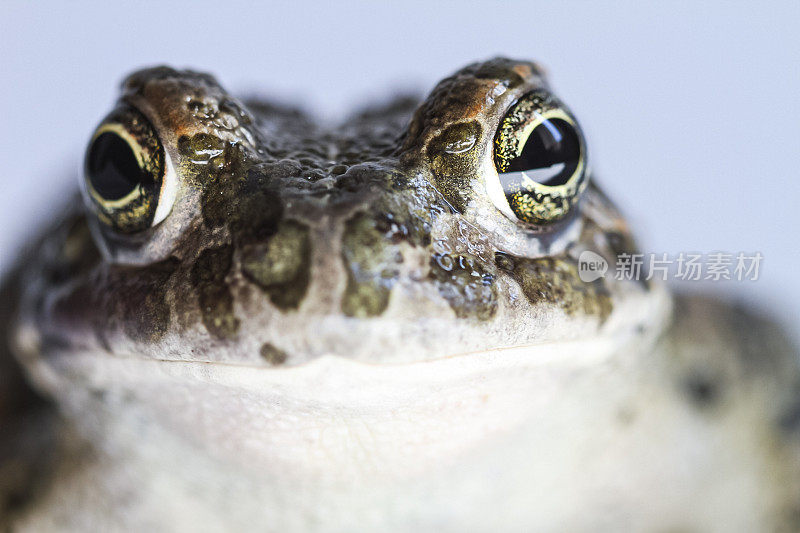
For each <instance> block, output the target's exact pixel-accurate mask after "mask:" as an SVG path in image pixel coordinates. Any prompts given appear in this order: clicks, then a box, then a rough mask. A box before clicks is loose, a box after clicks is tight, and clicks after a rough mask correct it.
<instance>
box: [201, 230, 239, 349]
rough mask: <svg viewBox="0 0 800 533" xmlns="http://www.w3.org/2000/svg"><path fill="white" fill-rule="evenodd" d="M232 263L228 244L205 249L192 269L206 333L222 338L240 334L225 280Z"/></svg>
mask: <svg viewBox="0 0 800 533" xmlns="http://www.w3.org/2000/svg"><path fill="white" fill-rule="evenodd" d="M232 262H233V247H232V246H230V245H224V246H218V247H215V248H206V249H205V250H203V251H202V252H201V253H200V256H199V257H198V258H197V261H195V263H194V265H193V267H192V284H193V285H194V286H195V288H196V289H197V293H198V301H199V304H200V311H201V313H202V315H203V324H205V326H206V329H207V330H208V332H209V333H211V334H212V335H214V336H215V337H218V338H221V339H224V338H229V337H233V336H234V335H235V334H236V333H237V332H238V331H239V319H238V318H236V316H235V315H234V314H233V296H232V295H231V291H230V288H229V287H228V285H227V283H226V282H225V277H226V276H227V274H228V272H229V271H230V269H231V265H232Z"/></svg>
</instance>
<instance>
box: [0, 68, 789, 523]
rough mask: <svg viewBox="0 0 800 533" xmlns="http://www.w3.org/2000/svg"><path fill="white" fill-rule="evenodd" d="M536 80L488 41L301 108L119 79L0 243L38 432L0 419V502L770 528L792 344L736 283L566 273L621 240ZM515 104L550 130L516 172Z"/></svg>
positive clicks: (780, 515)
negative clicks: (41, 220)
mask: <svg viewBox="0 0 800 533" xmlns="http://www.w3.org/2000/svg"><path fill="white" fill-rule="evenodd" d="M548 95H549V90H548V89H547V86H546V83H545V82H544V80H543V78H542V75H541V73H540V72H539V71H538V70H537V68H536V67H535V66H534V65H533V64H530V63H526V62H515V61H509V60H502V59H497V60H492V61H489V62H485V63H479V64H475V65H471V66H469V67H467V68H465V69H463V70H461V71H459V72H458V73H456V74H455V75H454V76H452V77H450V78H447V79H446V80H444V81H442V82H441V83H440V84H439V85H438V86H437V88H436V89H435V90H434V91H433V93H432V94H431V95H430V96H429V97H428V99H427V100H426V101H425V102H423V103H422V105H420V106H419V107H418V108H416V111H414V109H415V106H414V105H413V104H411V103H409V102H404V101H401V102H397V103H396V104H393V105H390V106H387V107H386V108H384V109H374V110H370V111H367V112H365V113H363V114H360V115H358V116H356V117H354V118H352V119H350V120H349V121H347V122H346V123H345V124H344V125H343V126H342V127H341V128H339V129H336V130H330V129H324V128H320V127H318V126H316V125H314V123H312V122H311V121H310V120H309V119H307V118H306V117H305V116H303V115H301V114H299V113H297V112H294V111H291V110H286V109H282V108H276V107H273V106H270V105H268V104H265V103H259V102H251V103H248V104H247V105H243V104H240V103H239V102H238V101H237V100H235V99H233V98H232V97H230V96H228V95H227V94H226V93H225V92H224V91H223V90H222V89H221V88H220V86H219V85H217V83H216V82H215V81H214V80H213V79H212V78H210V77H208V76H205V75H200V74H196V73H190V72H179V71H173V70H170V69H165V68H160V69H151V70H146V71H142V72H139V73H137V74H134V75H133V76H131V77H130V78H129V79H128V80H127V81H126V82H125V84H124V86H123V95H122V97H121V99H120V104H119V106H118V107H117V108H116V109H115V111H114V112H112V114H111V115H109V117H107V119H106V120H105V121H104V123H103V124H102V125H101V127H100V128H98V132H97V133H96V134H95V136H94V137H93V140H92V144H91V149H90V150H89V152H88V153H89V155H88V156H87V175H88V177H87V178H86V179H87V181H86V183H85V184H84V192H85V197H86V199H87V205H88V209H84V208H83V205H82V204H81V202H80V199H77V198H76V199H74V200H72V201H71V202H70V206H69V207H68V209H67V210H66V213H65V215H64V217H63V219H62V220H61V221H60V222H59V223H58V224H57V225H56V226H55V227H54V229H52V230H51V231H49V232H48V233H47V234H46V236H45V237H44V238H43V240H42V242H41V243H40V244H39V245H37V246H36V247H35V248H34V249H33V251H32V252H31V254H30V257H29V258H28V259H26V260H25V261H24V262H23V263H22V266H21V268H20V269H19V273H18V279H19V280H20V281H19V284H18V286H19V287H20V288H19V290H18V291H17V292H18V294H16V295H15V297H14V298H13V299H14V300H19V304H18V305H17V306H16V309H17V310H16V319H15V321H14V327H13V329H12V330H11V335H10V337H11V339H12V343H13V345H14V347H15V350H16V353H17V355H18V359H19V360H20V361H21V362H22V364H23V366H24V367H25V368H26V371H27V374H28V375H29V377H30V379H31V380H32V382H33V383H34V384H35V385H36V386H37V388H39V389H40V390H41V391H44V392H46V393H47V394H48V395H49V396H51V397H52V398H54V399H55V400H56V403H57V405H58V407H59V410H60V413H62V415H63V416H62V417H61V418H60V419H59V420H60V421H56V422H54V421H52V419H49V418H44V419H43V421H42V423H41V425H42V426H46V427H47V428H49V433H48V430H43V429H36V430H31V429H28V430H27V433H25V432H24V431H21V432H22V433H25V434H26V435H28V436H29V438H31V437H30V435H34V436H36V435H39V436H40V435H43V434H49V435H51V436H53V437H52V441H53V443H54V444H53V445H52V446H42V445H41V443H42V442H45V440H44V439H43V438H38V439H37V438H32V442H35V443H38V447H37V446H28V447H26V446H19V445H18V448H20V449H21V450H18V451H16V452H14V453H15V455H14V457H15V458H16V460H17V461H18V462H20V463H21V464H23V465H28V468H26V469H23V470H24V471H25V472H28V473H29V475H28V476H20V477H22V478H24V479H22V481H20V483H21V485H24V486H25V487H26V490H27V492H26V494H27V498H26V499H25V501H23V502H21V503H19V504H18V505H16V506H14V508H13V509H11V510H8V511H7V512H6V515H7V516H6V521H7V522H8V523H9V524H11V525H12V526H13V528H16V529H19V530H22V531H28V530H29V531H42V530H76V531H85V530H93V529H98V528H99V529H104V530H115V529H116V530H132V531H133V530H136V531H139V530H176V529H178V530H187V531H206V530H207V531H214V530H221V529H229V530H236V529H251V530H259V531H287V530H289V531H355V530H376V531H395V530H396V531H420V530H422V531H496V530H508V531H598V530H608V531H621V530H635V531H760V530H763V531H778V530H786V531H791V530H794V529H795V528H797V527H798V521H800V518H798V516H799V515H800V486H799V485H798V479H800V478H798V470H797V469H798V465H800V462H799V459H798V457H799V456H798V443H800V436H798V434H799V433H800V428H798V427H797V426H800V415H798V410H800V408H799V407H798V406H797V400H796V389H795V388H794V387H795V386H796V385H797V382H798V381H797V377H798V374H797V371H796V367H795V364H796V361H795V360H794V355H793V354H792V352H791V350H790V349H789V348H788V347H787V346H786V345H785V343H784V342H783V340H782V337H781V336H780V334H779V333H778V332H776V331H774V329H773V328H771V326H769V324H767V323H766V322H763V321H761V320H759V319H757V318H755V317H753V316H750V315H749V314H747V313H745V312H744V311H742V310H737V309H731V308H728V307H726V306H724V305H721V304H716V303H713V302H709V301H706V300H702V299H696V298H695V299H688V298H680V299H673V298H672V297H670V295H669V294H668V293H667V292H666V291H665V289H664V288H663V287H662V286H660V285H659V284H655V283H648V282H644V281H642V280H625V279H621V280H618V279H614V277H613V276H606V277H601V278H600V279H598V280H596V281H593V282H589V283H584V282H583V281H581V279H580V278H579V273H578V268H577V260H578V257H579V255H580V254H581V253H582V252H585V251H592V252H594V253H596V254H599V255H600V256H602V257H604V258H606V260H607V261H609V262H611V264H614V261H615V258H616V257H617V256H618V255H619V254H622V253H626V252H628V253H630V252H633V251H635V248H634V247H633V246H634V245H633V241H632V239H631V236H630V235H629V232H628V228H627V226H626V225H625V223H624V221H623V219H622V218H621V216H620V215H619V213H618V212H617V211H616V209H615V208H614V207H613V206H612V204H611V203H610V202H609V200H608V199H607V198H606V197H605V196H604V195H603V194H602V193H601V192H600V191H599V189H598V188H597V187H596V185H595V184H593V183H590V181H589V170H588V163H587V162H586V157H585V146H584V144H583V140H582V138H581V137H580V136H579V130H578V129H577V125H576V124H575V123H574V122H573V119H572V117H571V115H569V112H568V111H567V110H566V108H565V107H563V105H562V104H560V102H558V101H557V100H556V99H555V98H554V97H552V96H548ZM529 115H530V116H529ZM533 116H535V117H536V118H535V119H533V118H531V117H533ZM548 121H549V122H548ZM542 124H546V125H547V127H548V128H550V130H549V131H551V132H555V133H553V135H554V136H555V137H554V138H557V139H559V142H561V143H562V144H561V145H559V146H561V148H559V149H560V150H561V152H558V153H555V152H553V153H554V154H555V155H554V156H553V157H555V158H556V159H553V160H552V161H550V160H548V161H547V162H546V163H542V165H540V166H541V167H542V168H539V167H536V168H537V169H538V170H536V172H538V173H535V172H534V171H533V170H530V169H531V168H532V167H530V166H529V167H524V168H523V167H520V165H522V164H523V163H520V161H522V160H523V159H524V161H526V162H527V164H529V165H530V164H532V163H530V162H531V161H533V162H534V163H535V162H536V161H539V160H537V159H536V157H538V156H535V155H534V156H531V155H530V154H528V155H526V152H524V150H523V145H525V143H532V142H535V140H536V139H538V137H536V136H537V135H539V136H540V137H541V139H544V140H542V141H541V143H542V144H541V146H542V147H545V148H546V147H548V146H551V145H548V142H549V141H548V140H547V139H550V137H545V136H546V135H548V134H547V132H545V133H538V131H539V130H537V129H536V128H540V127H541V125H542ZM526 128H527V129H526ZM553 128H555V129H553ZM520 132H522V133H520ZM570 135H572V136H573V137H574V140H573V141H570V139H573V137H570ZM120 139H123V141H124V142H125V143H134V144H131V146H133V145H135V146H136V147H137V150H138V152H137V151H135V153H136V154H137V157H138V159H136V160H133V159H132V161H134V163H133V165H134V166H136V165H138V166H141V168H142V169H144V171H146V172H150V173H151V174H152V176H155V178H154V179H150V177H149V176H150V175H148V176H146V178H147V179H144V178H142V181H141V182H138V184H137V185H136V187H135V188H134V189H131V192H128V191H123V192H124V193H125V194H122V193H119V194H118V191H117V189H115V187H120V186H121V185H120V183H123V182H120V181H117V182H114V183H111V182H109V181H103V180H106V178H108V176H109V175H110V174H109V172H111V171H109V170H108V168H110V167H104V166H103V165H105V164H108V154H122V155H125V154H124V153H123V152H124V150H122V151H120V148H119V146H118V145H117V144H114V143H119V142H120ZM531 139H534V140H533V141H532V140H531ZM569 142H572V145H570V146H571V148H569V149H570V150H573V151H574V153H575V154H578V155H576V156H575V158H574V160H573V159H570V158H569V157H565V156H564V153H566V152H565V150H567V148H564V147H565V146H567V144H568V143H569ZM104 143H105V144H104ZM565 143H566V144H565ZM551 144H552V143H551ZM541 149H544V148H540V150H541ZM548 149H550V148H548ZM508 154H510V155H508ZM523 156H524V157H523ZM557 156H558V157H561V159H560V160H559V159H558V157H557ZM562 156H563V157H562ZM120 157H121V156H120ZM526 158H527V159H526ZM115 164H116V163H115ZM517 167H520V168H517ZM114 168H115V170H114V172H117V174H115V176H117V175H118V174H119V172H121V170H120V169H123V170H124V166H122V165H117V166H115V167H114ZM136 168H138V167H136ZM153 169H155V170H153ZM553 169H555V170H553ZM565 169H566V170H565ZM527 170H530V172H528V173H527V174H525V173H524V172H522V171H527ZM520 172H522V173H520ZM543 172H545V173H546V172H550V173H551V174H549V175H547V176H546V179H543V180H542V184H544V185H546V186H544V187H543V186H542V185H541V184H538V183H534V181H536V180H533V181H526V180H530V179H531V177H537V176H538V177H541V176H542V175H543V174H542V173H543ZM556 173H558V174H556ZM519 176H524V177H523V178H521V179H522V181H521V182H520V181H519V180H518V181H516V182H513V179H515V177H519ZM512 178H513V179H512ZM115 179H116V178H115ZM137 179H138V178H137ZM148 180H149V181H148ZM123 181H124V180H123ZM498 191H499V192H498ZM542 191H544V193H542ZM36 427H37V428H38V427H39V426H36ZM13 442H14V443H17V444H18V443H19V442H24V439H22V438H17V439H16V440H15V441H13ZM46 442H50V441H46ZM42 450H45V451H46V452H47V453H44V451H42ZM34 451H35V453H33V452H34ZM40 452H42V453H40ZM33 455H36V459H35V460H34V459H32V458H31V456H33ZM30 465H33V466H30ZM42 465H45V466H42ZM9 490H11V489H9Z"/></svg>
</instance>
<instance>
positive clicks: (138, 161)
mask: <svg viewBox="0 0 800 533" xmlns="http://www.w3.org/2000/svg"><path fill="white" fill-rule="evenodd" d="M83 182H84V187H83V190H84V193H85V197H86V199H87V203H88V204H89V206H90V207H91V208H92V210H93V211H94V212H95V213H96V215H97V218H98V219H99V220H100V221H101V222H102V223H103V224H105V225H107V226H110V227H111V228H113V229H114V230H116V231H118V232H120V233H135V232H138V231H142V230H145V229H147V228H149V227H151V226H155V225H156V224H158V223H159V222H161V221H162V220H163V219H164V218H166V216H167V215H168V214H169V212H170V210H171V209H172V203H173V202H174V196H175V194H174V191H175V172H174V170H173V169H172V165H171V163H170V161H169V156H168V155H167V154H166V153H165V151H164V147H163V146H162V144H161V141H160V140H159V138H158V135H157V134H156V131H155V129H154V128H153V126H152V124H150V122H149V121H148V120H147V118H146V117H145V116H144V115H143V114H141V113H140V112H139V111H137V110H136V109H134V108H132V107H130V106H126V105H122V106H120V107H117V108H116V109H115V110H114V111H112V112H111V114H109V115H108V116H107V117H106V118H105V120H103V122H102V123H101V124H100V126H98V128H97V130H95V132H94V135H93V136H92V140H91V142H90V143H89V147H88V149H87V150H86V158H85V160H84V180H83Z"/></svg>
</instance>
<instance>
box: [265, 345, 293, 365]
mask: <svg viewBox="0 0 800 533" xmlns="http://www.w3.org/2000/svg"><path fill="white" fill-rule="evenodd" d="M259 353H260V354H261V357H262V358H263V359H264V360H265V361H266V362H268V363H269V364H271V365H276V366H277V365H282V364H283V363H285V362H286V358H287V355H286V352H284V351H283V350H281V349H280V348H276V347H275V346H273V345H272V344H270V343H268V342H265V343H264V345H263V346H261V350H260V351H259Z"/></svg>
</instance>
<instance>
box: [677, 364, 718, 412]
mask: <svg viewBox="0 0 800 533" xmlns="http://www.w3.org/2000/svg"><path fill="white" fill-rule="evenodd" d="M683 389H684V390H685V391H686V393H687V394H688V396H689V399H690V400H691V401H692V403H694V404H695V405H696V406H697V407H700V408H706V407H711V406H712V405H714V404H715V403H717V401H718V400H719V397H720V392H721V391H720V385H719V383H718V380H715V379H714V378H713V377H712V376H709V375H708V374H707V373H704V372H695V373H693V374H691V375H689V376H687V377H686V378H685V380H684V382H683Z"/></svg>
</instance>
